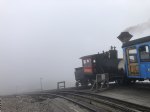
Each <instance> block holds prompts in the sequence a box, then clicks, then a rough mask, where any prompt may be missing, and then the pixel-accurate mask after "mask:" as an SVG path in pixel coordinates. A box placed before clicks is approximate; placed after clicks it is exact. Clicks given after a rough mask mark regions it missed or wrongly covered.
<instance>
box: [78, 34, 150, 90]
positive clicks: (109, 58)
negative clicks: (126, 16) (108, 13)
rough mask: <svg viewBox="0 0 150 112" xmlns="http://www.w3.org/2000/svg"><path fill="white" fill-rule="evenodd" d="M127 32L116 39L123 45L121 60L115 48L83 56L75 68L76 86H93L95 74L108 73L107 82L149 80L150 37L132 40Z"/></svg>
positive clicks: (125, 82)
mask: <svg viewBox="0 0 150 112" xmlns="http://www.w3.org/2000/svg"><path fill="white" fill-rule="evenodd" d="M131 38H132V35H131V34H130V33H129V32H122V33H121V34H120V35H119V36H118V39H119V40H120V41H121V42H122V43H123V44H122V48H123V58H118V51H117V50H116V48H115V47H112V46H111V49H110V50H109V51H107V52H104V51H103V53H98V54H93V55H87V56H83V57H81V58H80V59H81V60H82V67H78V68H75V80H76V86H77V87H78V86H79V85H81V86H87V85H88V84H93V81H94V80H95V79H96V75H97V74H103V73H108V75H109V81H110V82H111V81H115V82H117V83H119V84H120V83H121V84H129V83H131V82H135V81H136V80H139V81H144V80H146V79H149V80H150V36H148V37H143V38H140V39H136V40H132V41H130V39H131Z"/></svg>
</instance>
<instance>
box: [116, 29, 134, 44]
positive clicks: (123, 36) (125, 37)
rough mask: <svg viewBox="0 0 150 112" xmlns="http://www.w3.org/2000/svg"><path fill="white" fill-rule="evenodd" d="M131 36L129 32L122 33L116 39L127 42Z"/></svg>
mask: <svg viewBox="0 0 150 112" xmlns="http://www.w3.org/2000/svg"><path fill="white" fill-rule="evenodd" d="M132 37H133V36H132V35H131V34H130V33H129V32H122V33H121V34H120V35H119V36H118V37H117V38H118V39H119V40H120V41H121V42H122V43H126V42H128V41H129V40H130V39H131V38H132Z"/></svg>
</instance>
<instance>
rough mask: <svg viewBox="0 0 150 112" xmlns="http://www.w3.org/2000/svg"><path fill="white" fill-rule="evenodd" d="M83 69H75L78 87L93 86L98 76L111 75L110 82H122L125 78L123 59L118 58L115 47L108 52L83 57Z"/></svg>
mask: <svg viewBox="0 0 150 112" xmlns="http://www.w3.org/2000/svg"><path fill="white" fill-rule="evenodd" d="M80 59H81V60H82V67H79V68H75V79H76V86H77V87H78V86H79V85H81V86H87V85H88V84H93V81H94V80H95V78H96V74H103V73H108V74H109V81H117V82H120V81H122V79H123V78H124V72H123V69H124V68H123V66H122V65H123V64H122V62H123V59H120V58H118V52H117V50H116V49H115V47H112V46H111V49H110V50H109V51H107V52H104V51H103V53H98V54H93V55H88V56H83V57H81V58H80Z"/></svg>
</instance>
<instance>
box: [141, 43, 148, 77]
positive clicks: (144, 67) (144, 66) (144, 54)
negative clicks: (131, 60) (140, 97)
mask: <svg viewBox="0 0 150 112" xmlns="http://www.w3.org/2000/svg"><path fill="white" fill-rule="evenodd" d="M139 59H140V72H141V77H142V78H145V79H146V78H148V79H150V48H149V45H141V46H139Z"/></svg>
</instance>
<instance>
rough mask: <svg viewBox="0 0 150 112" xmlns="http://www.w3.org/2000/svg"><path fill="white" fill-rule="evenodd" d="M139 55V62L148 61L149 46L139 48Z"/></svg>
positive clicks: (149, 56)
mask: <svg viewBox="0 0 150 112" xmlns="http://www.w3.org/2000/svg"><path fill="white" fill-rule="evenodd" d="M139 54H140V59H141V61H150V51H149V46H147V45H144V46H141V47H139Z"/></svg>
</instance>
